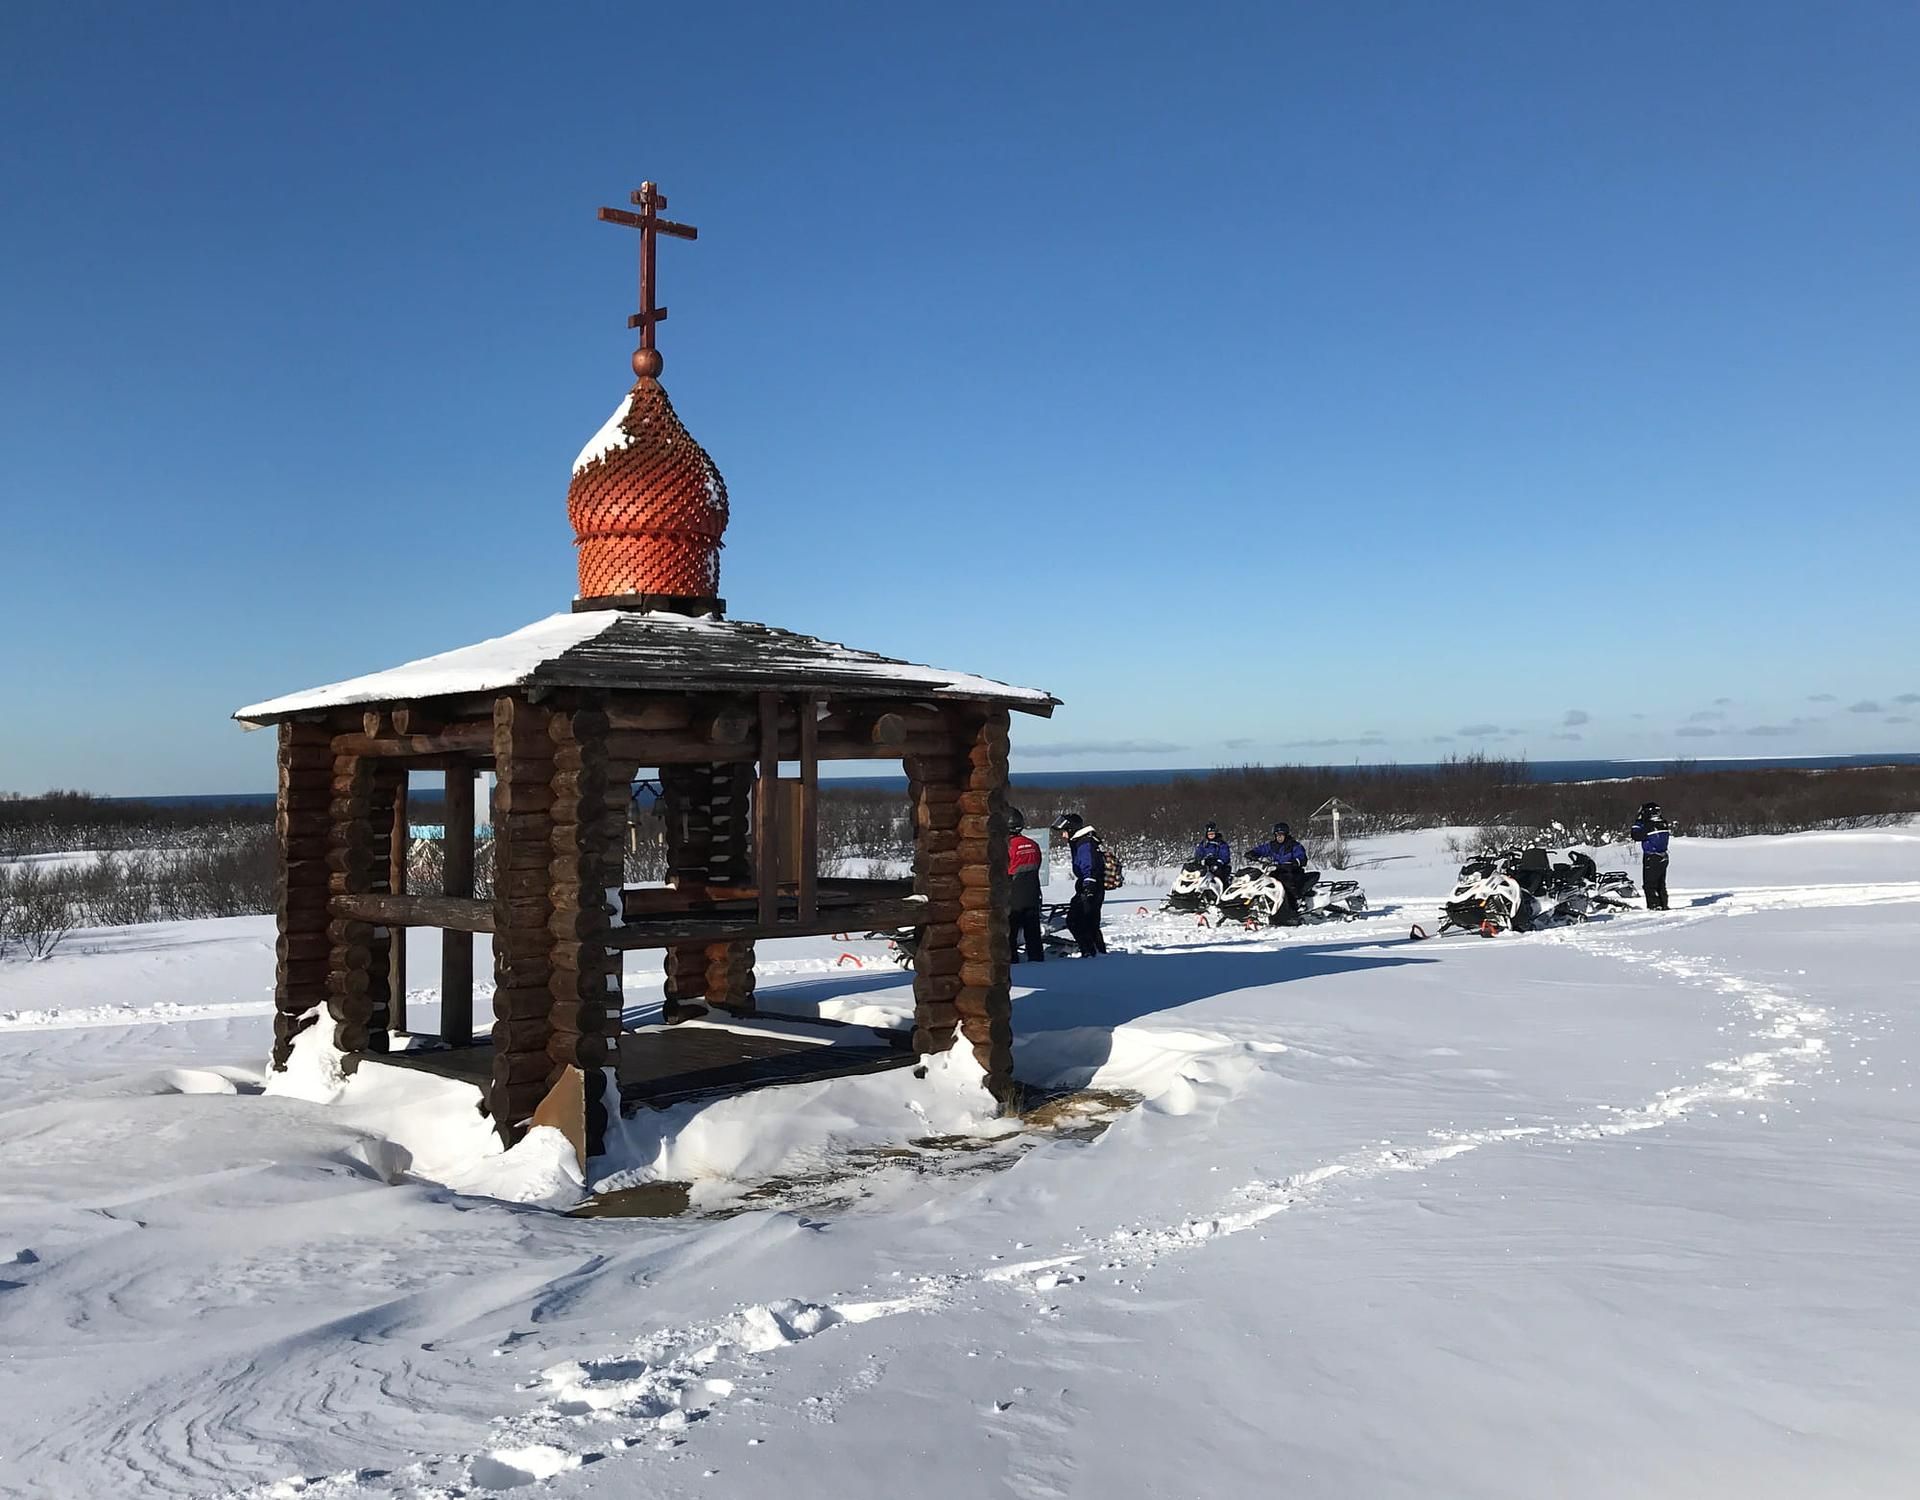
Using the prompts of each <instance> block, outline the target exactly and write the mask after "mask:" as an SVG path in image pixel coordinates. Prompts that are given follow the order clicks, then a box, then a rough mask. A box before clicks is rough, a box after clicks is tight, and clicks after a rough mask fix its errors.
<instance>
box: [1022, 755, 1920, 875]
mask: <svg viewBox="0 0 1920 1500" xmlns="http://www.w3.org/2000/svg"><path fill="white" fill-rule="evenodd" d="M1013 795H1014V800H1015V801H1017V802H1019V803H1020V805H1021V806H1023V807H1025V808H1026V809H1027V810H1028V811H1029V813H1032V814H1035V815H1036V817H1037V818H1040V819H1044V818H1045V817H1049V816H1051V815H1052V813H1053V811H1054V810H1056V809H1059V808H1072V809H1074V810H1075V811H1077V812H1080V813H1081V814H1083V815H1084V816H1085V817H1086V818H1087V819H1088V820H1089V821H1090V822H1092V823H1093V824H1094V825H1095V826H1096V827H1098V828H1099V829H1100V830H1101V831H1102V833H1103V834H1104V835H1105V837H1106V838H1107V840H1108V842H1109V843H1110V844H1112V845H1113V846H1115V847H1116V848H1117V849H1118V850H1119V852H1120V854H1121V857H1122V858H1123V859H1124V861H1125V862H1126V864H1127V865H1128V866H1129V867H1133V866H1139V867H1143V868H1144V867H1147V866H1152V865H1168V864H1177V863H1179V862H1180V861H1182V860H1185V859H1187V858H1189V857H1190V856H1191V854H1192V851H1193V846H1194V844H1195V842H1196V841H1197V840H1198V838H1199V836H1200V830H1201V829H1202V828H1204V827H1205V826H1206V824H1207V823H1208V822H1209V821H1213V822H1217V823H1218V824H1219V825H1220V827H1221V829H1222V830H1223V831H1224V832H1225V833H1226V834H1227V835H1228V837H1229V839H1230V840H1231V841H1232V842H1233V843H1234V844H1235V847H1236V848H1239V847H1244V845H1245V844H1248V843H1253V842H1257V841H1258V840H1259V839H1261V838H1264V837H1266V834H1267V830H1268V829H1269V828H1271V827H1272V826H1273V823H1274V821H1275V820H1276V819H1281V818H1285V819H1288V820H1289V821H1292V822H1293V823H1294V824H1295V826H1296V827H1297V826H1299V825H1300V824H1301V823H1303V822H1304V821H1305V814H1304V812H1303V809H1307V808H1313V807H1317V806H1319V805H1320V804H1321V803H1322V802H1324V801H1325V800H1326V799H1327V798H1329V797H1335V796H1337V797H1339V798H1341V799H1342V800H1344V801H1346V802H1349V803H1352V804H1354V805H1356V806H1357V807H1359V808H1360V809H1362V811H1359V812H1357V813H1354V814H1352V815H1343V816H1342V817H1341V820H1340V832H1341V836H1342V838H1343V839H1346V838H1349V837H1350V838H1354V839H1364V838H1368V837H1371V836H1374V835H1378V834H1386V833H1399V832H1405V831H1407V830H1409V829H1415V828H1456V829H1461V830H1463V832H1462V833H1460V834H1455V835H1453V836H1451V837H1450V839H1449V841H1448V847H1449V849H1450V850H1452V851H1453V852H1455V853H1458V854H1460V855H1461V856H1462V857H1464V856H1465V855H1466V854H1467V853H1471V852H1478V851H1479V850H1480V849H1482V848H1484V847H1487V846H1489V845H1490V846H1491V847H1494V848H1503V847H1505V846H1507V845H1508V844H1513V843H1526V842H1532V841H1536V840H1539V841H1547V842H1554V843H1563V844H1572V843H1583V844H1589V845H1597V844H1606V843H1613V842H1618V841H1620V840H1622V839H1624V838H1625V837H1626V830H1627V826H1628V825H1629V824H1630V823H1631V822H1632V820H1633V813H1634V810H1635V809H1636V808H1638V807H1639V805H1640V804H1641V803H1642V802H1646V801H1655V802H1659V803H1661V804H1662V805H1663V806H1664V807H1665V809H1666V811H1667V815H1668V817H1670V818H1671V819H1672V820H1673V821H1674V824H1675V827H1676V829H1677V831H1679V832H1680V833H1682V834H1692V835H1696V836H1700V837H1711V838H1731V837H1736V836H1739V835H1743V834H1772V833H1788V832H1793V831H1797V830H1802V829H1812V828H1859V827H1872V826H1884V825H1887V824H1893V823H1899V822H1902V821H1904V820H1906V819H1908V818H1911V817H1913V816H1914V815H1915V814H1916V813H1920V766H1875V767H1865V768H1860V769H1848V770H1830V771H1807V770H1796V769H1792V768H1786V769H1780V770H1760V769H1755V770H1737V771H1698V770H1694V769H1692V768H1691V767H1688V766H1676V767H1670V768H1667V769H1665V770H1663V771H1661V772H1660V773H1658V774H1657V775H1651V776H1637V777H1623V778H1621V779H1618V780H1610V781H1593V782H1571V783H1570V782H1546V781H1535V780H1533V779H1532V777H1531V775H1530V773H1529V769H1528V766H1527V763H1526V761H1524V760H1504V759H1497V758H1492V757H1486V756H1465V757H1461V758H1459V759H1456V760H1450V761H1447V762H1444V763H1442V764H1440V765H1437V766H1354V767H1312V766H1243V767H1238V768H1234V769H1229V770H1221V771H1211V772H1204V773H1196V774H1193V775H1187V776H1178V777H1175V778H1174V779H1172V780H1171V781H1164V782H1148V783H1140V784H1137V785H1133V786H1109V785H1103V784H1093V785H1087V786H1080V787H1072V786H1064V787H1061V786H1048V787H1044V788H1040V787H1033V786H1024V787H1023V786H1022V785H1021V784H1020V783H1019V781H1018V779H1017V778H1016V780H1015V784H1014V788H1013ZM1556 825H1558V826H1557V827H1556ZM1307 842H1308V845H1309V847H1310V848H1311V849H1312V851H1313V854H1314V856H1315V859H1316V862H1317V863H1320V864H1323V865H1324V864H1328V863H1329V860H1328V858H1327V854H1328V850H1327V848H1326V847H1325V846H1324V845H1317V843H1316V841H1315V840H1313V839H1311V838H1310V839H1309V840H1308V841H1307ZM1349 857H1350V858H1351V856H1349ZM1332 867H1333V868H1336V869H1337V868H1344V867H1343V866H1338V865H1335V866H1332Z"/></svg>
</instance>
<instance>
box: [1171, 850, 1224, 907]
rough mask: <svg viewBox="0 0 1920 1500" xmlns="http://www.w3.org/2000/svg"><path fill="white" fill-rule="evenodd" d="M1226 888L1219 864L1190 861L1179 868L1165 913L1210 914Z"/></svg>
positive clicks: (1202, 860)
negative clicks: (1188, 912) (1189, 912)
mask: <svg viewBox="0 0 1920 1500" xmlns="http://www.w3.org/2000/svg"><path fill="white" fill-rule="evenodd" d="M1226 888H1227V882H1226V881H1225V879H1223V878H1222V872H1221V869H1220V865H1219V863H1218V862H1217V861H1215V860H1211V859H1190V860H1188V861H1187V862H1186V863H1185V864H1184V865H1182V866H1181V867H1180V873H1179V875H1177V876H1176V877H1175V878H1174V882H1173V889H1172V890H1170V891H1168V892H1167V899H1166V902H1165V903H1164V906H1163V908H1162V909H1163V910H1166V911H1191V912H1202V913H1205V912H1210V911H1212V910H1213V909H1214V908H1215V907H1216V906H1218V905H1219V904H1220V897H1221V895H1222V894H1223V893H1224V892H1225V890H1226Z"/></svg>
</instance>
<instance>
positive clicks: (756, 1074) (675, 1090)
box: [378, 1016, 919, 1114]
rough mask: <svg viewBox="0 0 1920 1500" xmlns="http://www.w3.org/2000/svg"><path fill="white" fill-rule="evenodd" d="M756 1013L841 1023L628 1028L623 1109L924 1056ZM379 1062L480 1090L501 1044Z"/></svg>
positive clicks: (908, 1062) (873, 1068)
mask: <svg viewBox="0 0 1920 1500" xmlns="http://www.w3.org/2000/svg"><path fill="white" fill-rule="evenodd" d="M755 1019H763V1020H767V1021H773V1022H778V1023H779V1024H780V1025H781V1026H782V1027H783V1028H796V1027H798V1026H807V1027H810V1028H811V1027H819V1028H821V1029H822V1031H823V1033H824V1031H825V1030H826V1029H828V1028H832V1027H833V1026H835V1025H836V1023H833V1022H820V1021H814V1020H812V1019H811V1018H802V1017H797V1016H794V1017H789V1016H763V1017H759V1018H755V1017H747V1018H745V1019H743V1020H740V1021H735V1022H730V1023H729V1024H728V1025H726V1026H720V1025H708V1024H703V1023H701V1022H698V1021H694V1022H686V1023H682V1024H681V1025H678V1026H645V1027H641V1028H639V1029H638V1030H633V1031H627V1032H624V1033H622V1035H621V1039H620V1071H619V1077H620V1102H621V1106H622V1109H623V1111H624V1112H626V1113H628V1114H631V1113H633V1112H634V1111H635V1110H638V1109H646V1108H653V1109H660V1108H664V1107H665V1106H667V1105H669V1104H679V1103H682V1102H683V1101H685V1100H688V1099H698V1098H704V1097H709V1096H720V1095H726V1094H744V1093H748V1092H750V1091H752V1090H754V1089H764V1088H773V1087H777V1086H778V1085H780V1084H788V1083H812V1082H815V1081H817V1080H819V1079H824V1078H851V1077H854V1076H855V1075H857V1074H861V1073H880V1072H885V1071H886V1070H888V1069H890V1068H904V1067H910V1066H912V1065H913V1064H914V1063H917V1062H918V1061H919V1058H918V1057H917V1056H916V1055H915V1054H914V1052H913V1050H912V1048H911V1047H910V1046H908V1045H907V1043H908V1034H905V1033H903V1034H901V1035H899V1036H898V1037H894V1038H891V1039H889V1040H887V1041H882V1042H877V1043H874V1044H871V1045H869V1044H860V1045H853V1046H847V1045H842V1046H826V1045H822V1042H824V1040H825V1037H824V1034H823V1037H822V1042H814V1041H809V1040H806V1039H804V1038H802V1037H796V1036H793V1035H788V1034H783V1033H782V1032H780V1031H774V1030H765V1031H760V1030H755V1029H752V1028H753V1022H754V1020H755ZM378 1060H379V1061H381V1062H384V1063H388V1064H391V1065H392V1066H395V1067H402V1068H418V1069H420V1070H421V1071H423V1072H427V1073H435V1074H438V1075H440V1076H441V1077H443V1078H457V1079H460V1080H462V1081H463V1082H466V1083H471V1084H474V1085H475V1086H477V1087H480V1088H485V1087H486V1085H487V1082H488V1080H490V1079H491V1078H492V1077H493V1047H492V1045H491V1044H490V1043H488V1042H484V1041H480V1042H476V1043H475V1044H474V1045H473V1046H471V1047H454V1048H444V1049H437V1050H423V1051H418V1052H389V1053H387V1054H385V1055H384V1056H382V1057H380V1058H379V1059H378Z"/></svg>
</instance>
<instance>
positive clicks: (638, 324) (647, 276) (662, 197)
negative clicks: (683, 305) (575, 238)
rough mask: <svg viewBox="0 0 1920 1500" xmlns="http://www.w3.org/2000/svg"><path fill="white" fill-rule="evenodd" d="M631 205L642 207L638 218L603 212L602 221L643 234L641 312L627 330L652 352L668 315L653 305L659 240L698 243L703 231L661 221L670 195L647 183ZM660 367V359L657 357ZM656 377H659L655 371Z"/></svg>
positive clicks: (636, 362)
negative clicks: (668, 238)
mask: <svg viewBox="0 0 1920 1500" xmlns="http://www.w3.org/2000/svg"><path fill="white" fill-rule="evenodd" d="M630 201H631V202H633V203H635V204H637V205H638V206H639V209H640V212H639V213H637V214H634V213H628V212H627V211H626V210H625V209H624V208H603V209H601V210H600V218H601V220H602V221H603V222H605V223H608V224H624V225H626V226H627V227H628V228H629V229H637V230H639V231H640V311H639V312H637V313H635V314H634V315H633V316H632V317H630V318H628V319H627V327H629V328H638V329H639V330H640V347H641V349H643V350H646V351H649V352H651V351H652V349H653V330H654V325H655V324H657V323H659V322H660V320H661V319H662V318H664V317H666V315H667V310H666V309H665V308H664V307H655V306H654V305H653V284H654V272H653V257H654V245H655V242H656V237H657V236H659V235H663V234H670V235H672V236H673V237H674V238H675V239H677V240H697V239H698V238H700V231H699V230H697V229H695V228H694V227H693V226H692V225H691V224H676V223H675V222H674V221H673V220H672V219H663V218H661V217H660V210H661V209H663V208H665V207H666V206H667V195H666V194H665V193H663V192H661V191H660V189H659V187H658V186H657V185H656V184H654V183H651V182H643V183H641V184H640V186H639V188H638V189H637V190H636V191H635V192H634V193H633V194H632V197H631V200H630ZM654 362H655V363H657V356H656V357H655V361H654ZM640 364H641V360H640V357H639V356H638V355H635V356H634V367H635V369H636V370H638V369H639V366H640ZM653 373H655V374H657V373H659V372H658V371H657V370H655V371H654V372H653Z"/></svg>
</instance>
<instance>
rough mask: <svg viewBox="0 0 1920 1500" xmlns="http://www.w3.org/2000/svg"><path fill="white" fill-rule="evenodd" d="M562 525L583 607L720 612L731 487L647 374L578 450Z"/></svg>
mask: <svg viewBox="0 0 1920 1500" xmlns="http://www.w3.org/2000/svg"><path fill="white" fill-rule="evenodd" d="M643 352H651V351H643ZM637 358H638V357H637V356H636V360H637ZM567 518H568V519H569V520H570V521H572V522H573V533H574V540H575V544H576V545H577V546H578V547H579V549H580V597H581V598H582V599H610V598H620V597H625V596H628V595H647V596H650V598H649V601H648V602H649V603H650V604H654V605H658V606H661V607H671V606H672V605H674V604H679V605H683V606H693V607H699V606H703V605H709V606H713V607H715V608H717V607H718V599H719V594H720V548H721V547H722V546H723V545H724V544H723V543H722V541H721V535H722V533H724V532H725V531H726V529H727V482H726V481H725V480H724V479H722V478H721V477H720V470H719V469H718V468H716V467H715V466H714V462H713V460H712V458H710V457H709V456H708V455H707V451H706V449H704V448H702V447H701V446H700V445H699V444H698V443H696V442H695V441H694V440H693V435H692V434H691V433H689V432H688V431H687V429H686V428H685V427H684V426H683V425H682V424H681V421H680V418H679V417H678V416H676V415H675V414H674V410H673V403H672V402H670V401H669V400H667V393H666V390H665V388H664V387H662V386H661V384H660V382H659V380H658V379H656V378H655V377H654V376H652V375H647V374H643V375H642V376H641V377H640V379H639V380H638V381H636V382H635V384H634V387H633V389H632V390H631V391H629V392H628V393H627V399H626V400H625V401H623V402H622V403H621V404H620V408H619V410H618V411H616V412H614V414H613V415H612V416H611V417H609V418H608V419H607V423H606V425H605V426H604V427H602V428H601V429H600V430H599V431H598V432H597V433H595V434H594V436H593V439H592V441H591V442H589V443H588V444H587V446H586V447H585V448H583V449H581V450H580V456H579V458H577V459H576V460H574V465H573V482H572V483H571V484H570V485H568V486H567Z"/></svg>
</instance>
